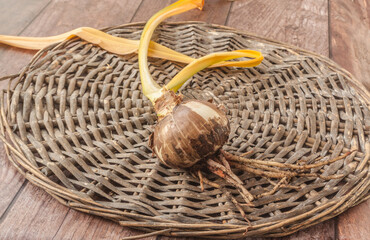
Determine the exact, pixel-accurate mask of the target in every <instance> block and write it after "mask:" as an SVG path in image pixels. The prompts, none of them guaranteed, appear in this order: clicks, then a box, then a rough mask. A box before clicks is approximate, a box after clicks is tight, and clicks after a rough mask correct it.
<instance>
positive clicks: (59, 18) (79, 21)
mask: <svg viewBox="0 0 370 240" xmlns="http://www.w3.org/2000/svg"><path fill="white" fill-rule="evenodd" d="M16 1H20V0H16ZM0 3H1V4H2V5H0V6H1V7H2V9H7V8H10V5H11V4H13V2H9V1H6V2H0ZM140 3H141V1H131V0H124V1H122V0H116V1H108V2H102V1H98V0H84V1H73V0H69V1H57V0H54V1H52V2H51V3H50V4H49V5H48V6H47V7H46V8H45V9H44V10H43V12H41V13H40V14H38V16H37V18H36V19H35V20H34V21H33V22H32V23H30V24H29V25H28V27H27V28H26V29H25V30H24V31H23V32H22V35H25V36H49V35H53V34H58V33H62V32H65V31H68V30H71V29H73V28H77V27H81V26H90V27H95V28H102V27H105V26H110V25H119V24H123V23H126V22H129V21H130V20H131V18H132V17H133V15H134V13H135V12H136V9H137V7H138V6H139V5H140ZM21 13H22V12H21V11H20V12H19V14H21ZM106 16H109V17H106ZM14 17H15V18H17V17H18V16H17V14H15V16H14ZM29 21H31V20H29ZM11 24H12V22H10V25H11ZM26 25H27V24H24V26H23V27H26ZM14 26H16V25H14ZM10 28H11V27H10ZM20 29H21V30H22V28H20ZM2 33H3V34H17V33H16V32H15V33H14V32H2ZM34 53H35V52H34V51H25V50H19V49H16V48H7V49H5V50H4V53H3V54H2V55H1V56H0V66H2V67H1V68H0V76H4V75H8V74H12V73H17V72H19V70H20V69H21V68H22V67H24V66H25V65H26V64H27V63H28V62H29V60H30V59H31V58H32V56H33V54H34ZM0 152H1V154H2V155H1V156H0V167H1V168H0V194H1V196H5V197H2V198H1V201H0V216H1V215H3V217H2V218H1V219H0V239H51V238H52V237H53V236H54V235H55V234H57V233H58V229H59V228H60V226H61V224H62V223H63V221H64V218H66V217H67V215H66V214H67V213H68V212H69V210H70V209H69V208H66V207H64V206H62V205H61V204H60V203H58V202H57V201H56V200H55V199H53V198H52V197H50V196H49V195H48V194H47V193H45V192H44V191H43V190H41V189H39V188H38V187H35V186H33V185H32V184H27V185H26V186H25V187H24V189H23V191H22V192H20V194H19V195H18V196H17V198H16V199H14V196H15V194H16V192H17V191H18V189H19V187H20V186H21V185H22V181H23V178H22V177H21V175H20V174H18V173H17V172H16V170H15V168H14V167H12V166H11V165H10V163H9V161H7V160H6V157H4V156H3V155H4V151H3V150H1V149H0ZM18 178H20V179H21V180H19V179H18ZM13 190H14V191H13ZM3 199H4V201H3ZM13 199H14V200H13ZM12 200H13V202H12V204H11V205H10V206H9V204H10V203H11V201H12ZM92 218H93V217H92ZM98 219H100V218H98ZM95 221H97V220H95ZM103 221H104V222H105V225H104V226H103V229H102V230H99V231H97V233H96V234H97V236H100V235H99V234H101V233H100V232H102V233H103V230H104V229H105V228H106V226H108V225H109V224H111V222H110V221H108V220H103ZM20 223H22V224H20ZM45 223H47V225H45ZM50 223H52V224H50ZM95 225H96V224H95ZM115 225H116V228H117V230H118V229H120V230H121V229H122V228H121V227H120V226H119V225H118V224H115ZM59 234H61V235H60V236H62V235H63V234H65V232H59ZM127 234H128V233H127Z"/></svg>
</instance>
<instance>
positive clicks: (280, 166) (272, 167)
mask: <svg viewBox="0 0 370 240" xmlns="http://www.w3.org/2000/svg"><path fill="white" fill-rule="evenodd" d="M349 154H351V152H347V153H345V154H343V155H341V156H338V157H336V158H333V159H329V160H325V161H319V160H321V159H322V158H317V159H316V160H315V162H314V163H313V164H302V165H301V164H288V163H279V162H275V161H262V160H257V159H249V158H245V157H244V156H245V154H244V156H243V155H241V156H237V155H234V154H231V153H229V152H226V151H224V150H221V151H220V153H219V154H218V155H217V156H216V157H213V158H210V159H208V160H207V161H206V166H207V168H208V170H209V171H211V172H212V173H214V174H216V175H217V176H219V177H221V178H223V179H225V181H226V182H227V183H228V184H230V185H232V186H234V187H235V188H236V189H237V190H238V191H239V193H240V195H241V196H242V197H243V199H244V201H245V203H240V202H238V201H237V200H236V199H235V198H234V197H233V195H232V194H231V193H230V192H229V191H228V190H227V189H226V188H225V187H222V186H221V185H219V184H217V183H215V182H212V181H210V180H208V179H206V178H205V177H204V176H203V175H202V172H201V171H200V170H197V171H196V174H194V171H193V176H196V177H198V178H199V181H200V185H201V189H202V191H203V190H204V186H203V183H206V184H208V185H210V186H213V187H215V188H218V189H220V190H221V191H222V192H223V193H224V194H225V196H227V197H228V198H229V199H230V200H231V202H233V204H234V205H235V206H236V208H237V209H238V211H239V212H240V213H241V215H242V216H243V218H244V219H245V220H246V221H247V222H248V223H250V222H249V220H248V219H247V217H246V214H245V212H244V210H243V206H253V200H255V199H259V198H262V197H264V196H268V195H273V194H274V193H275V192H277V191H278V190H279V189H281V188H290V189H296V190H299V189H300V187H299V186H293V185H290V184H289V182H290V180H291V179H292V178H294V177H314V178H321V179H324V180H330V179H338V178H343V177H344V175H337V174H334V175H329V176H324V175H322V174H320V173H312V172H311V170H312V169H314V168H318V167H322V166H325V165H328V164H331V163H334V162H336V161H338V160H341V159H343V158H345V157H347V156H348V155H349ZM231 166H232V167H233V168H234V169H239V170H243V171H245V172H248V173H251V174H254V175H256V176H259V177H263V178H265V179H267V181H268V182H269V183H270V184H272V185H273V186H274V187H273V188H272V189H271V190H269V191H266V192H264V193H262V194H258V195H252V194H251V193H250V192H249V191H248V190H247V189H246V188H245V187H244V183H243V182H242V181H241V180H240V178H239V177H238V176H237V175H236V174H235V173H234V172H233V171H232V169H231ZM274 179H277V182H275V181H273V180H274Z"/></svg>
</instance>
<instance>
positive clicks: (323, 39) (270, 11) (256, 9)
mask: <svg viewBox="0 0 370 240" xmlns="http://www.w3.org/2000/svg"><path fill="white" fill-rule="evenodd" d="M227 25H228V26H230V27H234V28H237V29H241V30H246V31H248V32H252V33H255V34H257V35H259V36H264V37H266V38H270V39H274V40H278V41H282V42H286V43H290V44H293V45H295V46H298V47H302V48H305V49H308V50H311V51H313V52H316V53H319V54H322V55H324V56H328V55H329V45H328V3H327V0H315V1H312V0H300V1H291V0H279V1H276V0H238V1H235V2H233V4H232V7H231V10H230V15H229V19H228V21H227Z"/></svg>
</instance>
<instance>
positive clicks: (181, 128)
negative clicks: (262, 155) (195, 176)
mask: <svg viewBox="0 0 370 240" xmlns="http://www.w3.org/2000/svg"><path fill="white" fill-rule="evenodd" d="M168 94H170V95H172V97H173V98H172V97H170V98H167V101H166V103H165V104H156V106H157V107H158V105H161V106H167V107H168V106H172V108H167V109H166V111H164V112H165V116H162V117H161V118H160V119H159V122H158V124H157V125H156V127H155V129H154V132H153V134H152V135H151V138H150V146H151V148H152V150H153V152H154V153H155V154H156V155H157V157H158V158H159V159H160V160H161V161H162V162H163V163H165V164H166V165H168V166H171V167H174V168H188V167H191V166H193V165H194V164H195V163H197V162H198V161H200V160H202V159H206V158H207V157H209V156H211V155H213V154H215V153H216V152H217V151H218V150H219V149H220V148H221V147H222V146H223V145H224V144H225V142H226V141H227V139H228V137H229V133H230V126H229V121H228V119H227V116H226V114H225V112H224V111H222V110H221V109H220V108H218V107H217V106H216V105H214V104H212V103H209V102H205V101H198V100H189V101H184V102H182V101H181V99H179V98H180V97H179V96H175V94H174V93H173V92H172V91H169V92H168ZM171 98H172V99H173V101H172V103H174V104H170V103H169V101H168V100H169V99H171ZM163 99H165V98H163ZM157 102H161V101H160V100H159V101H157ZM160 110H161V109H158V111H157V112H161V111H160ZM162 112H163V111H162Z"/></svg>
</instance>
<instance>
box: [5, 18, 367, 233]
mask: <svg viewBox="0 0 370 240" xmlns="http://www.w3.org/2000/svg"><path fill="white" fill-rule="evenodd" d="M142 26H143V24H141V23H138V24H129V25H123V26H120V27H114V28H109V29H106V31H108V33H110V34H113V35H115V36H121V37H125V38H130V39H139V37H140V33H141V29H142ZM155 40H156V41H157V42H159V43H161V44H163V45H165V46H168V47H170V48H172V49H175V50H177V51H179V52H182V53H184V54H187V55H190V56H192V57H199V56H202V55H205V54H207V53H211V52H215V51H227V50H234V49H240V48H249V49H254V50H258V51H261V52H262V53H263V54H264V56H265V60H264V61H263V63H262V64H261V65H260V66H258V67H255V68H252V69H241V68H218V69H207V70H204V71H202V72H200V73H198V74H197V75H196V76H195V77H193V79H192V80H191V81H190V82H189V83H188V84H187V85H186V86H184V87H183V89H182V90H181V91H182V93H183V94H184V95H185V96H186V97H188V98H197V99H207V100H209V99H213V100H214V101H215V102H216V103H223V104H224V105H225V106H226V107H227V108H228V111H229V112H228V115H229V119H230V122H231V126H232V131H231V134H230V139H229V142H228V143H227V145H225V147H224V149H225V150H227V151H229V152H232V153H235V154H240V153H244V152H248V151H251V150H253V152H252V153H250V154H249V155H248V156H247V157H249V158H257V159H272V158H273V159H275V161H278V162H287V163H296V162H297V161H303V160H304V161H307V162H312V161H313V160H314V159H316V158H317V157H319V156H322V157H324V160H325V159H328V158H331V157H336V156H338V155H340V154H343V153H346V152H348V151H349V150H356V151H355V152H353V153H352V154H350V155H349V156H348V157H346V158H345V159H343V160H340V161H338V162H335V163H332V164H330V165H329V166H325V167H323V168H320V169H315V171H316V172H320V173H322V174H324V175H329V174H334V173H336V174H344V175H345V176H344V177H343V178H341V179H332V180H327V181H325V180H322V179H315V178H304V177H299V178H294V179H293V180H292V184H294V185H296V186H300V187H301V190H296V189H280V190H279V191H277V192H276V193H275V194H273V195H271V196H266V197H263V198H260V199H257V200H256V201H255V202H254V204H255V207H245V208H244V210H245V212H246V214H247V217H248V218H249V219H250V221H251V224H252V226H251V227H249V228H248V231H247V232H246V229H247V226H248V224H247V223H246V222H245V220H244V219H243V217H242V216H241V215H240V214H239V212H238V210H237V209H236V207H235V206H234V205H233V203H232V202H230V201H229V200H228V198H227V197H226V196H225V195H223V194H222V192H221V191H220V190H218V189H214V188H213V187H211V186H208V185H205V191H204V192H201V190H200V187H199V182H198V180H197V179H195V178H193V177H192V176H191V175H190V174H189V173H188V172H187V171H185V170H177V169H170V168H168V167H166V166H164V165H162V164H160V163H159V162H158V161H157V159H156V158H155V157H153V155H152V153H151V150H150V149H149V148H148V145H147V140H148V136H149V135H150V134H151V131H152V129H153V125H154V124H155V123H156V115H155V113H154V111H153V108H152V106H151V104H150V103H149V101H148V100H147V99H146V98H145V97H144V96H143V94H142V92H141V85H140V79H139V73H138V64H137V56H136V55H135V54H132V55H128V56H117V55H115V54H111V53H108V52H106V51H104V50H102V49H100V48H98V47H96V46H94V45H92V44H88V43H86V42H83V41H81V40H79V39H72V40H69V41H65V42H62V43H60V44H55V45H53V46H50V47H48V48H47V49H44V50H42V51H40V52H39V53H38V54H37V55H36V56H35V57H34V58H33V60H32V61H31V62H30V64H29V65H28V66H27V67H26V68H25V69H24V71H23V72H21V73H20V74H19V75H13V76H9V77H5V78H4V79H6V80H10V83H11V85H10V86H9V89H7V90H5V91H3V92H2V93H1V117H2V118H1V122H0V124H1V125H0V129H1V135H0V138H1V139H2V140H3V141H4V142H5V144H6V150H7V153H8V156H9V160H10V161H11V162H12V163H13V164H14V165H15V166H16V167H17V169H18V170H19V171H20V172H21V173H22V174H23V175H25V177H26V178H27V179H28V180H29V181H31V182H32V183H33V184H35V185H37V186H39V187H41V188H43V189H45V190H46V191H47V192H48V193H50V194H51V195H52V196H53V197H55V198H56V199H57V200H58V201H59V202H61V203H62V204H64V205H66V206H69V207H71V208H74V209H77V210H79V211H83V212H86V213H90V214H95V215H98V216H102V217H105V218H109V219H112V220H113V221H116V222H119V223H120V224H121V225H122V226H129V227H133V228H138V229H141V230H143V231H146V232H158V233H161V234H165V235H169V236H198V237H212V238H214V239H219V238H220V239H231V238H239V237H245V236H284V235H288V234H291V233H293V232H295V231H298V230H300V229H303V228H307V227H309V226H311V225H314V224H317V223H319V222H322V221H324V220H326V219H329V218H332V217H334V216H336V215H338V214H340V213H342V212H343V211H345V210H346V209H348V208H349V207H351V206H353V205H356V204H358V203H359V202H361V201H363V200H364V199H367V198H368V197H369V195H368V192H369V183H370V181H369V156H370V143H369V135H370V111H369V102H370V97H369V93H368V92H367V91H366V89H365V88H364V87H363V86H362V85H361V84H360V83H359V82H358V81H356V80H354V79H353V77H352V76H351V75H350V74H349V73H348V72H346V71H345V70H343V69H341V68H339V67H338V66H337V65H336V64H335V63H333V62H332V61H331V60H329V59H326V58H324V57H321V56H319V55H316V54H314V53H310V52H307V51H304V50H301V49H297V48H295V47H291V46H287V45H284V44H282V43H278V42H275V41H272V40H267V39H263V38H260V37H257V36H254V35H251V34H248V33H242V32H238V31H236V30H234V29H230V28H226V27H221V26H216V25H209V24H205V23H197V22H185V23H175V24H172V23H171V24H165V25H162V26H161V27H159V29H158V31H157V32H156V34H155ZM183 66H184V65H183V64H179V63H174V62H170V61H166V60H161V59H150V70H151V73H152V74H153V76H154V79H156V80H157V81H158V82H159V83H161V84H163V83H164V82H168V81H169V80H170V79H171V77H173V76H174V75H175V74H176V73H177V72H178V71H179V70H180V69H181V68H182V67H183ZM4 79H3V80H4ZM236 173H237V175H238V176H239V177H240V178H241V179H242V180H243V181H244V183H245V187H246V188H247V189H248V190H249V191H250V192H251V193H252V194H260V193H262V192H264V191H267V190H271V189H272V188H273V185H272V184H271V183H270V182H269V181H267V180H266V179H263V178H260V177H255V176H253V175H251V174H248V173H243V172H241V171H236ZM204 174H205V176H206V177H207V178H209V179H210V180H213V181H215V182H217V183H219V184H224V182H223V181H222V180H220V179H218V178H217V177H215V176H213V175H211V174H209V173H204ZM226 187H228V186H226ZM228 188H229V190H230V191H231V192H232V193H233V195H234V196H235V198H236V199H237V200H239V201H240V202H242V201H243V200H242V199H241V197H240V196H239V195H238V192H237V191H236V190H235V189H232V188H231V187H228ZM161 230H163V231H161Z"/></svg>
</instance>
